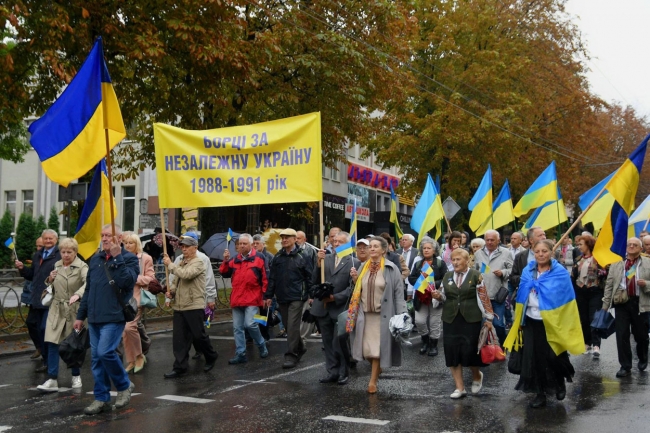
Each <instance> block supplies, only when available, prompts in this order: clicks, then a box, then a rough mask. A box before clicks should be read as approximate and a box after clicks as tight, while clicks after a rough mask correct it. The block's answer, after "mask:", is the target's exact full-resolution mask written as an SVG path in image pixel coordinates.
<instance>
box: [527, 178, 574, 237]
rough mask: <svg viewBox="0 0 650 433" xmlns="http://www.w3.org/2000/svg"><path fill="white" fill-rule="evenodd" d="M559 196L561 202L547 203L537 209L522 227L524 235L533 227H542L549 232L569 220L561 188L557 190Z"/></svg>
mask: <svg viewBox="0 0 650 433" xmlns="http://www.w3.org/2000/svg"><path fill="white" fill-rule="evenodd" d="M557 196H558V197H559V200H556V201H549V202H546V203H544V204H543V205H542V206H540V207H538V208H537V209H535V211H534V212H533V213H532V214H531V216H530V217H529V218H528V220H527V221H526V224H524V227H522V231H523V233H524V234H526V233H528V230H530V228H531V227H541V228H543V229H544V230H548V229H550V228H553V227H557V226H558V225H560V224H561V223H563V222H565V221H567V220H568V218H567V215H566V207H565V206H564V200H563V199H562V194H561V193H560V188H559V187H558V189H557Z"/></svg>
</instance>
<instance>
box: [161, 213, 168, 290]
mask: <svg viewBox="0 0 650 433" xmlns="http://www.w3.org/2000/svg"><path fill="white" fill-rule="evenodd" d="M160 228H161V229H162V244H163V245H162V246H163V254H165V255H167V236H166V234H165V233H166V232H167V227H165V213H164V212H163V208H160ZM165 285H166V286H167V293H169V291H170V288H169V268H167V265H165Z"/></svg>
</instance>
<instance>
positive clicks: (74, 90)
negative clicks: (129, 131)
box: [29, 37, 126, 186]
mask: <svg viewBox="0 0 650 433" xmlns="http://www.w3.org/2000/svg"><path fill="white" fill-rule="evenodd" d="M106 131H108V142H109V148H110V149H112V148H113V147H115V146H116V145H117V144H118V143H119V142H120V141H121V140H122V139H123V138H124V137H126V129H125V128H124V121H123V120H122V113H121V112H120V106H119V103H118V101H117V96H116V95H115V90H114V89H113V84H112V82H111V77H110V75H109V74H108V68H107V67H106V62H105V61H104V52H103V46H102V39H101V37H100V38H97V40H96V41H95V45H94V46H93V48H92V50H91V51H90V54H89V55H88V57H87V58H86V60H85V61H84V63H83V65H82V66H81V68H80V69H79V71H78V72H77V74H76V75H75V77H74V78H73V79H72V81H71V82H70V84H69V85H68V86H67V87H66V89H65V90H64V91H63V93H62V94H61V96H60V97H59V98H58V99H57V100H56V101H54V103H53V104H52V105H51V106H50V108H49V109H48V110H47V111H46V112H45V114H43V116H42V117H41V118H39V119H38V120H36V121H34V123H32V124H31V125H30V126H29V132H30V134H31V137H30V140H29V141H30V143H31V145H32V147H34V150H35V151H36V153H37V154H38V157H39V159H40V160H41V164H42V166H43V171H44V172H45V174H46V175H47V177H49V178H50V179H51V180H52V181H53V182H56V183H58V184H60V185H63V186H68V184H69V183H70V182H71V181H73V180H75V179H78V178H80V177H81V176H83V175H84V174H86V173H87V172H88V171H89V170H91V169H92V168H93V167H94V166H95V165H96V164H97V163H99V161H100V160H101V159H103V158H104V157H105V156H106V145H105V141H106Z"/></svg>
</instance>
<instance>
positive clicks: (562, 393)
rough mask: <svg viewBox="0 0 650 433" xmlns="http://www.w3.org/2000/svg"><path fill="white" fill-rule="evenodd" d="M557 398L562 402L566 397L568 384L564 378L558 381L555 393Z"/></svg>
mask: <svg viewBox="0 0 650 433" xmlns="http://www.w3.org/2000/svg"><path fill="white" fill-rule="evenodd" d="M555 397H556V398H557V399H558V400H559V401H562V400H564V397H566V383H564V378H561V379H558V383H557V390H556V391H555Z"/></svg>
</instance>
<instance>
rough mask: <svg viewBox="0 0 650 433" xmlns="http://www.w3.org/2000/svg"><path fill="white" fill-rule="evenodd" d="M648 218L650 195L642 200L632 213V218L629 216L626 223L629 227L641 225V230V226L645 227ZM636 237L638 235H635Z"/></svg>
mask: <svg viewBox="0 0 650 433" xmlns="http://www.w3.org/2000/svg"><path fill="white" fill-rule="evenodd" d="M649 218H650V195H649V196H647V197H646V198H645V200H643V202H642V203H641V204H640V205H639V207H638V208H636V210H635V211H634V213H633V214H632V216H630V219H629V221H628V222H627V223H628V224H629V225H636V224H639V223H641V224H640V225H641V230H643V226H645V224H646V222H647V221H648V219H649ZM637 235H638V233H637Z"/></svg>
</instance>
